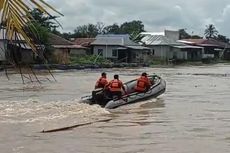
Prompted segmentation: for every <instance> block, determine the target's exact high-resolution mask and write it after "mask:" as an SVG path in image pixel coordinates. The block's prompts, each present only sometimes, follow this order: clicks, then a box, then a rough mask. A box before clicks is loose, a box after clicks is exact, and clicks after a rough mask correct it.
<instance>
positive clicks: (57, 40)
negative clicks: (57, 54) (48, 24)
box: [48, 33, 74, 45]
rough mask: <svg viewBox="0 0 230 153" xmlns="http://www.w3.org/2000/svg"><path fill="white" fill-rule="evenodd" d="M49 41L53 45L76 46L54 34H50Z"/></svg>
mask: <svg viewBox="0 0 230 153" xmlns="http://www.w3.org/2000/svg"><path fill="white" fill-rule="evenodd" d="M48 41H49V43H50V44H51V45H74V44H73V43H72V42H71V41H69V40H66V39H65V38H62V37H60V36H58V35H55V34H53V33H49V37H48Z"/></svg>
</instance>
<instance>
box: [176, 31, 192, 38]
mask: <svg viewBox="0 0 230 153" xmlns="http://www.w3.org/2000/svg"><path fill="white" fill-rule="evenodd" d="M189 38H191V35H190V34H188V33H187V32H186V30H185V29H179V39H189Z"/></svg>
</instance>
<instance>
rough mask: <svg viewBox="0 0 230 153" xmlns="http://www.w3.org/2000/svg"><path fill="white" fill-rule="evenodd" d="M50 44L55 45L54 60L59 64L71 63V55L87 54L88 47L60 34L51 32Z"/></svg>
mask: <svg viewBox="0 0 230 153" xmlns="http://www.w3.org/2000/svg"><path fill="white" fill-rule="evenodd" d="M48 42H49V44H50V45H51V46H52V47H53V49H54V50H53V51H52V54H53V57H54V61H56V62H57V63H58V64H69V63H70V57H71V56H79V55H85V54H86V52H87V48H86V47H83V46H81V45H75V44H74V43H73V42H71V41H69V40H66V39H64V38H62V37H60V36H58V35H55V34H52V33H50V34H49V38H48Z"/></svg>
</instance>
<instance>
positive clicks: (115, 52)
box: [112, 49, 117, 57]
mask: <svg viewBox="0 0 230 153" xmlns="http://www.w3.org/2000/svg"><path fill="white" fill-rule="evenodd" d="M112 56H113V57H117V49H113V50H112Z"/></svg>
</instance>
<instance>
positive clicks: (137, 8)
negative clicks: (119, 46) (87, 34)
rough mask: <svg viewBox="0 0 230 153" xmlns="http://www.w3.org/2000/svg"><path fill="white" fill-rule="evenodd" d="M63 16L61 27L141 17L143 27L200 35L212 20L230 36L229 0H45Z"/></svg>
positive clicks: (115, 21) (158, 30) (71, 30)
mask: <svg viewBox="0 0 230 153" xmlns="http://www.w3.org/2000/svg"><path fill="white" fill-rule="evenodd" d="M47 1H49V3H50V4H52V5H53V6H54V7H55V8H57V9H58V10H59V11H60V12H61V13H63V14H64V15H65V16H64V17H61V18H59V21H60V23H61V24H62V25H63V31H65V32H73V30H74V29H75V28H76V27H77V26H80V25H84V24H88V23H93V24H96V23H97V22H103V23H104V24H105V25H111V24H113V23H117V24H119V25H120V24H121V23H124V22H126V21H132V20H141V21H142V22H143V23H144V25H145V30H146V31H151V32H160V31H163V30H164V29H169V30H177V29H180V28H184V29H187V32H188V33H190V34H191V33H193V34H199V35H203V33H204V32H203V31H204V29H205V25H208V24H214V25H215V26H216V28H217V30H218V31H219V33H220V34H222V35H226V36H228V37H230V28H229V27H230V0H47Z"/></svg>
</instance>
